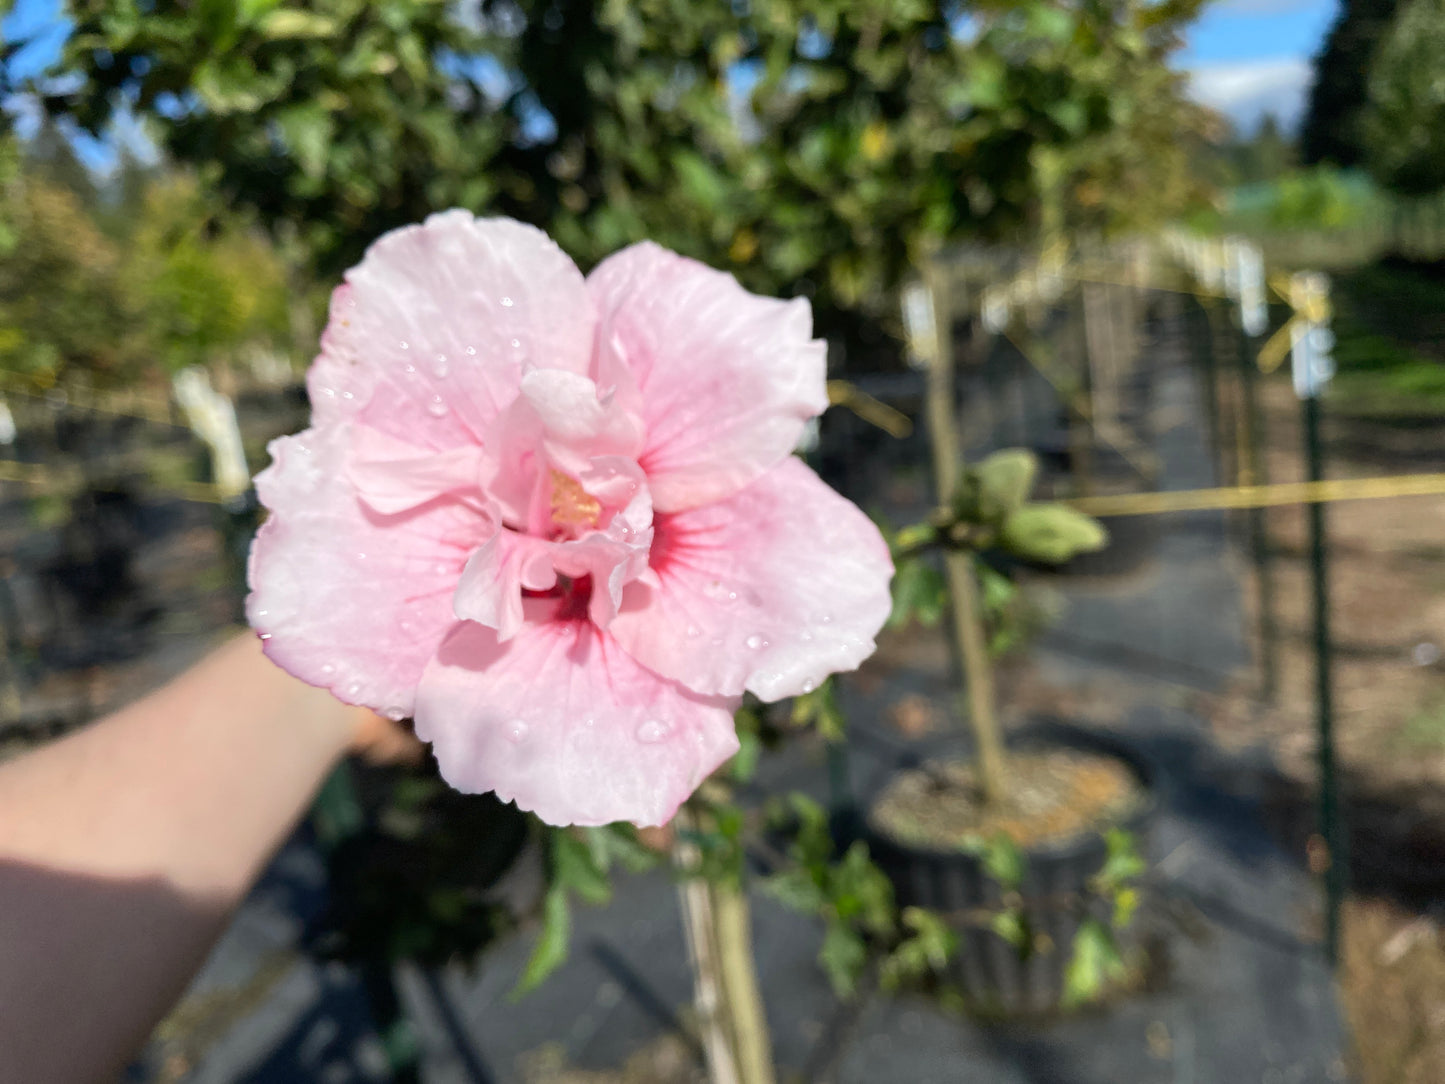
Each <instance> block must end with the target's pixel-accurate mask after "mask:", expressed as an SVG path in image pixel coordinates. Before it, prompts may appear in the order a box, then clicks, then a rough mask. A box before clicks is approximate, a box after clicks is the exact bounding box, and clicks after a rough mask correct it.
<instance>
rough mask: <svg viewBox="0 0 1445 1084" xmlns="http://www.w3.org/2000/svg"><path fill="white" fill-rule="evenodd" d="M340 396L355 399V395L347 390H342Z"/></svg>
mask: <svg viewBox="0 0 1445 1084" xmlns="http://www.w3.org/2000/svg"><path fill="white" fill-rule="evenodd" d="M341 398H343V399H355V398H356V396H355V395H353V394H352V393H351V392H349V391H344V392H342V393H341Z"/></svg>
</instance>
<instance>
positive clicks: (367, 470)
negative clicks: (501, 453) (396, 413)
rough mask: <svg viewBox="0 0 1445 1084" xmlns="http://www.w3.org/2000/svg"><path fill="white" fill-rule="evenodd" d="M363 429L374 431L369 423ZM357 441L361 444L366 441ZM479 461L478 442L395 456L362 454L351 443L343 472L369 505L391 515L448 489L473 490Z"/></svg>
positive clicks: (452, 490) (453, 491)
mask: <svg viewBox="0 0 1445 1084" xmlns="http://www.w3.org/2000/svg"><path fill="white" fill-rule="evenodd" d="M366 431H367V432H375V430H372V429H370V428H369V427H368V428H366ZM357 443H358V442H356V441H353V444H354V445H355V444H357ZM360 443H361V444H362V445H363V446H364V445H365V444H366V443H369V442H367V441H362V442H360ZM483 462H484V460H483V453H482V449H481V446H480V445H476V444H462V445H458V446H457V447H455V448H452V449H450V450H448V451H445V452H426V451H422V452H421V454H419V455H412V456H407V457H405V458H395V459H392V458H366V457H365V453H364V452H362V451H361V450H360V449H358V448H355V447H353V449H352V459H351V463H350V466H349V468H348V470H347V476H348V477H349V478H350V479H351V484H352V485H353V486H355V487H356V492H357V494H358V495H359V496H360V497H361V499H362V500H363V501H365V502H366V503H367V504H368V505H369V506H370V507H371V508H373V509H374V510H375V511H377V512H381V513H384V514H386V515H394V514H395V513H397V512H405V511H408V510H409V509H412V508H416V507H417V506H418V505H422V504H426V503H427V502H428V501H432V500H435V499H436V498H437V497H441V496H444V495H446V494H448V493H455V492H458V491H463V490H471V491H474V490H476V489H477V488H478V483H479V480H480V478H481V473H482V465H483Z"/></svg>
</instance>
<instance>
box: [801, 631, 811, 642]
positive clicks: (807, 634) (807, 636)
mask: <svg viewBox="0 0 1445 1084" xmlns="http://www.w3.org/2000/svg"><path fill="white" fill-rule="evenodd" d="M812 639H813V634H812V633H811V632H805V633H803V643H805V644H806V643H810V642H811V641H812Z"/></svg>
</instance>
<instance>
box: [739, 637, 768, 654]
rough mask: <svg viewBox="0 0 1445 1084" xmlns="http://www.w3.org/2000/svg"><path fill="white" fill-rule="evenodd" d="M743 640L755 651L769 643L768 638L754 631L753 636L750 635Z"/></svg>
mask: <svg viewBox="0 0 1445 1084" xmlns="http://www.w3.org/2000/svg"><path fill="white" fill-rule="evenodd" d="M743 642H744V643H745V644H747V645H748V647H750V648H752V649H753V650H754V651H756V650H757V649H758V648H760V647H762V646H763V645H764V644H766V643H767V641H766V640H764V639H763V638H762V637H761V636H759V635H757V634H756V633H754V634H753V635H752V636H749V637H748V638H747V639H746V640H744V641H743Z"/></svg>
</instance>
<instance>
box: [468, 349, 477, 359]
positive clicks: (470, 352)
mask: <svg viewBox="0 0 1445 1084" xmlns="http://www.w3.org/2000/svg"><path fill="white" fill-rule="evenodd" d="M476 356H477V348H476V347H475V346H469V347H467V357H469V358H474V357H476Z"/></svg>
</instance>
